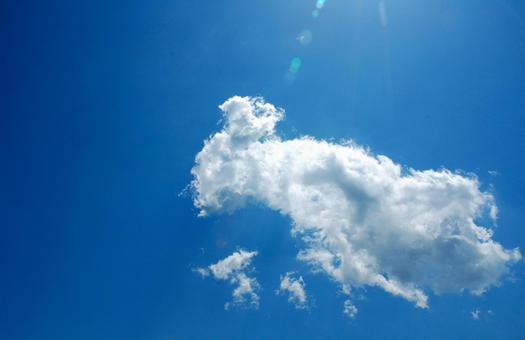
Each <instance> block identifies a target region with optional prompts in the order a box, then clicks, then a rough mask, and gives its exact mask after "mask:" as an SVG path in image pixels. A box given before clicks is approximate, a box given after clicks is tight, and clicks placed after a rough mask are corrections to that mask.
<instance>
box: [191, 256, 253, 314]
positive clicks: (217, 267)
mask: <svg viewBox="0 0 525 340" xmlns="http://www.w3.org/2000/svg"><path fill="white" fill-rule="evenodd" d="M256 255H257V252H256V251H244V250H242V249H241V250H239V251H236V252H234V253H233V254H231V255H230V256H228V257H226V258H224V259H222V260H220V261H218V262H217V263H215V264H212V265H209V266H208V267H205V268H195V269H193V271H194V272H196V273H198V274H200V275H201V276H202V277H207V276H210V275H211V276H212V277H213V278H215V279H217V280H226V281H229V282H230V283H231V284H233V285H235V286H236V287H235V289H234V290H233V293H232V296H233V300H232V301H231V302H227V303H226V304H225V305H224V308H225V309H229V308H231V307H234V306H247V307H252V308H255V309H257V308H259V296H258V295H257V291H258V290H259V287H260V286H259V283H258V282H257V280H256V279H255V278H251V277H248V276H247V275H246V273H245V270H247V269H248V268H249V266H250V264H251V261H252V258H253V257H254V256H256Z"/></svg>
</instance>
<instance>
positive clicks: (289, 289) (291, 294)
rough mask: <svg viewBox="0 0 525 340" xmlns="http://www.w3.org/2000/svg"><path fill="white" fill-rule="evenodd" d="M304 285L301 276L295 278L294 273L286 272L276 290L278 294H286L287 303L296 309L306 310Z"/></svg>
mask: <svg viewBox="0 0 525 340" xmlns="http://www.w3.org/2000/svg"><path fill="white" fill-rule="evenodd" d="M304 287H305V284H304V280H303V278H302V276H299V277H296V275H295V274H294V273H291V272H288V273H286V275H285V276H281V284H280V286H279V289H278V290H277V293H278V294H286V293H287V294H288V301H289V302H291V303H293V304H294V305H295V307H296V308H299V309H304V308H307V301H306V300H307V296H306V292H305V290H304Z"/></svg>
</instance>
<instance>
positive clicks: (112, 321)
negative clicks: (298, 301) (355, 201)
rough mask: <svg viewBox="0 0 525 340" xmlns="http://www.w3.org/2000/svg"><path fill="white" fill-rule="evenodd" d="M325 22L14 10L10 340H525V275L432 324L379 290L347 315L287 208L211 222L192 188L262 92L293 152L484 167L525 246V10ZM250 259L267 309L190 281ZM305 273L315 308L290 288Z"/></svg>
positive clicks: (375, 10) (517, 4)
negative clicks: (232, 101)
mask: <svg viewBox="0 0 525 340" xmlns="http://www.w3.org/2000/svg"><path fill="white" fill-rule="evenodd" d="M381 4H382V5H381ZM319 7H321V6H319ZM381 7H382V8H383V9H384V10H380V8H381ZM315 9H316V2H315V1H304V0H293V1H273V0H270V1H269V0H266V1H228V0H226V1H221V2H218V1H208V2H191V1H190V2H182V1H177V2H175V1H147V2H144V1H133V0H132V1H125V2H124V1H90V2H71V1H58V0H57V1H48V2H45V3H44V2H38V1H23V0H22V1H16V2H15V1H12V2H10V3H9V2H3V3H2V4H0V13H1V14H0V15H1V17H2V20H0V34H1V37H2V41H3V43H2V45H3V47H2V53H1V58H2V63H1V66H0V70H1V73H0V74H1V77H0V79H1V81H0V86H1V87H0V90H1V92H0V93H1V97H0V98H1V101H0V103H1V106H0V112H1V117H2V124H1V125H0V129H1V131H0V140H1V145H2V146H3V147H2V148H1V153H0V155H1V159H2V166H1V167H0V169H1V170H0V171H1V174H2V179H3V181H2V190H0V193H1V194H0V200H1V201H0V202H1V206H2V209H0V221H1V222H0V261H1V265H0V268H1V274H2V275H1V280H0V304H1V306H2V307H1V308H0V338H5V339H17V340H18V339H54V340H56V339H154V340H156V339H158V340H164V339H269V338H276V339H289V338H306V339H319V338H323V339H326V338H327V339H343V338H369V339H384V338H394V339H396V338H403V339H419V338H422V337H425V338H428V339H442V338H460V337H461V338H465V339H494V338H499V339H521V338H523V336H524V334H525V326H524V325H525V309H524V307H523V303H521V301H525V286H524V284H525V283H524V281H525V277H524V275H525V266H524V264H523V260H521V261H519V262H518V263H515V264H513V265H511V266H510V268H511V275H506V276H505V277H502V278H501V285H500V286H499V287H493V288H491V289H490V290H488V292H486V293H485V294H483V295H482V296H474V295H472V294H470V293H468V292H464V293H444V294H441V295H437V294H435V293H434V292H433V291H432V290H425V292H426V293H427V294H428V297H429V308H427V309H421V308H417V307H416V306H415V304H414V303H413V302H411V301H407V300H406V299H403V298H401V297H399V296H393V295H391V294H389V293H386V292H385V291H384V290H383V289H380V288H378V287H373V286H365V287H364V288H361V289H357V290H355V292H354V293H353V295H352V296H351V300H352V303H353V304H355V305H356V306H357V308H358V309H359V312H358V314H357V316H356V317H355V318H349V317H348V316H345V315H344V314H343V312H342V309H343V303H344V301H345V300H347V298H348V297H347V296H346V295H345V294H344V293H343V292H342V291H341V286H340V284H339V283H338V282H337V281H336V280H334V279H333V278H332V279H331V278H330V276H329V275H326V273H323V272H317V273H316V272H314V270H313V269H312V266H311V264H309V263H307V262H305V261H300V260H298V259H297V254H298V253H299V252H300V251H301V250H302V249H304V244H303V242H302V240H301V239H300V238H298V237H293V236H292V235H291V233H290V230H291V224H292V223H293V222H294V219H293V218H292V217H290V215H287V214H280V213H278V212H276V211H275V209H272V208H270V207H269V206H268V204H265V203H264V202H256V203H255V204H249V205H247V206H246V207H244V208H243V209H239V210H237V211H235V212H233V213H231V214H228V213H218V214H213V215H211V216H208V217H205V218H201V217H197V215H198V212H199V209H198V208H197V207H195V206H194V204H193V202H192V198H191V195H189V194H186V195H180V193H181V192H182V191H183V189H184V188H185V187H186V186H187V185H188V184H189V183H190V182H191V181H192V180H193V176H192V174H191V173H190V171H191V169H192V168H193V167H194V165H195V156H196V155H197V153H199V152H200V151H201V150H202V149H203V141H204V140H205V139H206V138H208V137H210V136H211V135H212V134H213V133H215V132H217V131H220V130H221V128H222V124H223V123H217V122H218V121H219V120H220V119H221V117H222V113H221V111H220V110H219V109H218V105H220V104H222V103H223V102H225V101H226V100H227V99H228V98H230V97H232V96H234V95H240V96H262V97H264V98H265V100H266V101H267V102H269V103H272V104H274V105H276V106H278V107H282V108H284V109H285V110H286V113H285V115H286V118H285V119H284V120H282V121H281V122H279V124H278V125H277V126H276V133H277V135H279V136H280V137H281V138H282V139H283V140H293V139H296V138H298V137H300V136H302V135H310V136H314V137H315V138H317V140H319V139H327V140H334V141H339V140H341V139H352V140H354V141H355V142H356V143H358V144H359V145H364V146H366V147H369V148H370V149H371V150H373V152H375V153H377V154H382V155H386V156H388V157H389V158H391V159H392V160H393V161H395V162H396V163H399V164H403V165H406V166H410V167H413V168H415V169H418V170H424V169H443V168H446V169H451V170H458V169H460V170H463V171H466V172H473V173H475V174H476V175H477V176H478V178H479V181H480V190H482V191H484V192H491V193H492V194H493V196H494V198H495V202H496V204H497V206H498V209H499V216H498V220H497V223H496V226H494V228H493V229H494V236H493V239H494V240H495V241H496V242H498V243H500V244H501V245H502V246H503V247H504V248H505V249H513V248H515V247H519V248H520V249H521V251H523V249H525V232H524V229H523V224H524V221H525V213H524V212H523V206H524V205H525V199H524V198H523V194H522V193H523V192H524V191H525V180H524V179H523V175H522V174H523V171H524V168H525V163H524V160H523V156H522V153H523V150H524V149H525V138H524V137H525V130H524V126H525V125H524V124H525V121H524V120H525V112H524V107H525V106H524V105H525V103H524V96H523V93H524V90H525V63H524V62H523V61H524V60H525V3H523V2H521V1H511V0H506V1H505V0H490V1H483V2H479V1H462V2H458V1H445V0H442V1H437V0H436V1H434V0H428V1H425V2H421V1H413V0H412V1H408V0H400V1H393V0H384V1H383V2H380V1H364V0H327V1H326V2H324V5H323V6H322V8H321V9H320V10H319V13H318V14H319V15H318V16H317V17H313V16H312V11H314V10H315ZM381 12H383V13H384V20H383V21H382V19H381ZM305 30H308V31H309V32H310V33H311V42H310V43H308V44H305V41H304V40H303V41H302V42H303V43H301V39H298V37H299V36H300V34H301V32H304V31H305ZM303 39H304V38H303ZM307 40H308V39H307ZM294 58H298V59H300V61H301V63H300V67H298V68H297V62H296V64H295V65H296V66H295V69H296V72H295V73H294V76H293V77H290V75H289V72H290V71H289V70H290V67H291V63H292V60H294ZM295 60H297V59H295ZM489 172H492V174H491V173H489ZM239 249H245V250H251V251H257V252H258V254H257V256H256V257H254V258H253V260H252V263H251V268H252V269H250V270H248V271H247V273H248V274H247V275H248V276H250V277H254V278H256V279H257V282H258V284H259V285H260V290H259V291H258V296H259V298H260V304H259V308H258V309H256V310H255V309H250V308H242V306H240V307H238V308H231V309H229V310H225V309H224V304H225V303H226V302H228V301H230V300H231V298H232V297H231V294H232V289H233V288H234V285H232V284H230V283H229V282H227V281H221V280H214V279H213V278H212V277H206V278H202V277H201V276H200V275H198V274H197V273H195V272H194V271H193V270H194V269H195V268H205V267H206V266H208V265H210V264H213V263H217V262H218V261H219V260H221V259H224V258H226V257H227V256H230V255H231V254H232V253H234V252H235V251H237V250H239ZM289 271H294V272H297V273H300V275H301V276H302V277H303V279H304V282H305V284H306V286H305V289H306V292H307V294H309V295H308V296H309V298H310V299H311V300H309V301H311V305H310V308H308V309H306V310H303V309H296V308H295V307H294V305H293V304H290V303H289V302H288V301H287V297H286V295H276V293H275V291H276V290H277V289H278V288H279V284H280V277H281V276H282V275H284V274H285V273H286V272H289ZM475 310H479V311H480V314H479V319H478V320H476V319H474V318H473V317H472V315H471V312H473V311H475ZM489 310H490V311H492V313H489V312H488V311H489Z"/></svg>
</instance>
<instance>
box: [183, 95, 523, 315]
mask: <svg viewBox="0 0 525 340" xmlns="http://www.w3.org/2000/svg"><path fill="white" fill-rule="evenodd" d="M220 108H221V110H222V111H223V112H224V120H223V121H224V126H223V128H222V129H221V130H220V131H219V132H217V133H215V134H213V135H212V136H211V137H210V138H209V139H207V140H206V141H205V144H204V147H203V149H202V150H201V151H200V152H199V153H198V154H197V156H196V159H195V166H194V167H193V169H192V171H191V172H192V175H193V177H194V180H193V182H192V188H193V189H194V190H193V191H194V205H195V206H196V207H197V208H198V209H199V210H200V216H207V215H209V214H213V213H224V212H228V213H229V212H232V211H234V210H235V209H238V208H241V207H243V206H244V205H246V204H247V203H248V202H259V203H262V204H265V205H267V206H268V207H270V208H271V209H274V210H276V211H279V212H280V213H282V214H284V215H287V216H289V217H290V218H291V219H292V222H293V223H292V234H293V235H295V236H296V237H300V238H302V240H303V241H304V244H305V247H304V248H303V249H302V250H301V251H300V252H299V254H298V258H299V259H300V260H302V261H305V262H307V263H309V264H311V266H312V267H313V268H314V269H315V270H317V271H320V272H324V273H326V274H327V275H329V276H330V277H331V278H332V279H334V280H335V281H336V282H338V283H339V284H340V285H341V287H342V288H343V290H344V291H346V292H349V291H350V290H351V289H352V288H362V287H365V286H377V287H380V288H382V289H384V290H385V291H387V292H389V293H390V294H393V295H396V296H400V297H403V298H404V299H406V300H408V301H412V302H413V303H415V304H416V305H417V306H418V307H421V308H426V307H427V306H428V297H427V294H426V292H425V291H427V290H428V291H433V292H435V293H437V294H440V293H445V292H458V293H460V292H463V291H465V290H467V291H470V292H472V293H473V294H482V293H483V292H485V291H486V290H487V289H489V288H490V287H492V286H495V285H498V284H499V283H500V282H501V279H502V278H503V277H504V276H506V275H507V274H508V273H509V266H510V265H511V264H513V263H515V262H516V261H518V260H520V259H521V253H520V251H519V249H517V248H515V249H506V248H504V247H503V246H502V245H501V244H499V243H497V242H496V241H494V240H493V239H492V230H491V229H489V228H488V227H486V226H484V225H481V224H480V222H479V221H486V220H487V219H483V218H481V217H483V216H484V215H489V216H490V217H492V218H493V219H496V217H497V208H496V205H495V202H494V197H493V196H492V195H491V194H490V193H489V192H484V191H482V190H481V189H480V184H479V182H478V179H477V178H476V177H475V176H474V175H471V174H464V173H458V172H452V171H449V170H446V169H441V170H416V169H411V168H405V167H403V166H401V165H399V164H397V163H395V162H394V161H393V160H391V159H390V158H388V157H386V156H383V155H375V154H373V153H371V152H370V151H369V150H367V149H366V148H363V147H361V146H359V145H357V144H355V143H348V142H347V143H341V144H337V143H334V142H328V141H325V140H319V139H315V138H313V137H303V138H296V139H289V140H281V139H280V138H279V136H278V135H277V134H276V133H275V126H276V124H277V123H278V122H279V121H280V120H282V119H283V118H284V111H283V110H281V109H278V108H276V107H274V106H273V105H271V104H269V103H265V102H264V101H263V100H262V99H261V98H251V97H237V96H235V97H232V98H230V99H228V100H227V101H226V102H225V103H224V104H222V105H221V106H220ZM215 271H216V272H217V275H219V276H220V275H221V274H220V273H221V272H222V271H221V269H219V268H216V269H215ZM214 275H215V273H214Z"/></svg>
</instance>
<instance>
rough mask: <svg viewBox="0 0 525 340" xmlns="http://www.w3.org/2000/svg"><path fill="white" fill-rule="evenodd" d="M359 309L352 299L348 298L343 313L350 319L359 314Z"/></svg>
mask: <svg viewBox="0 0 525 340" xmlns="http://www.w3.org/2000/svg"><path fill="white" fill-rule="evenodd" d="M357 312H358V309H357V307H356V306H355V305H354V304H353V303H352V301H350V300H346V301H345V302H344V303H343V314H344V315H346V316H348V317H349V318H350V319H355V317H356V316H357Z"/></svg>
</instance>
